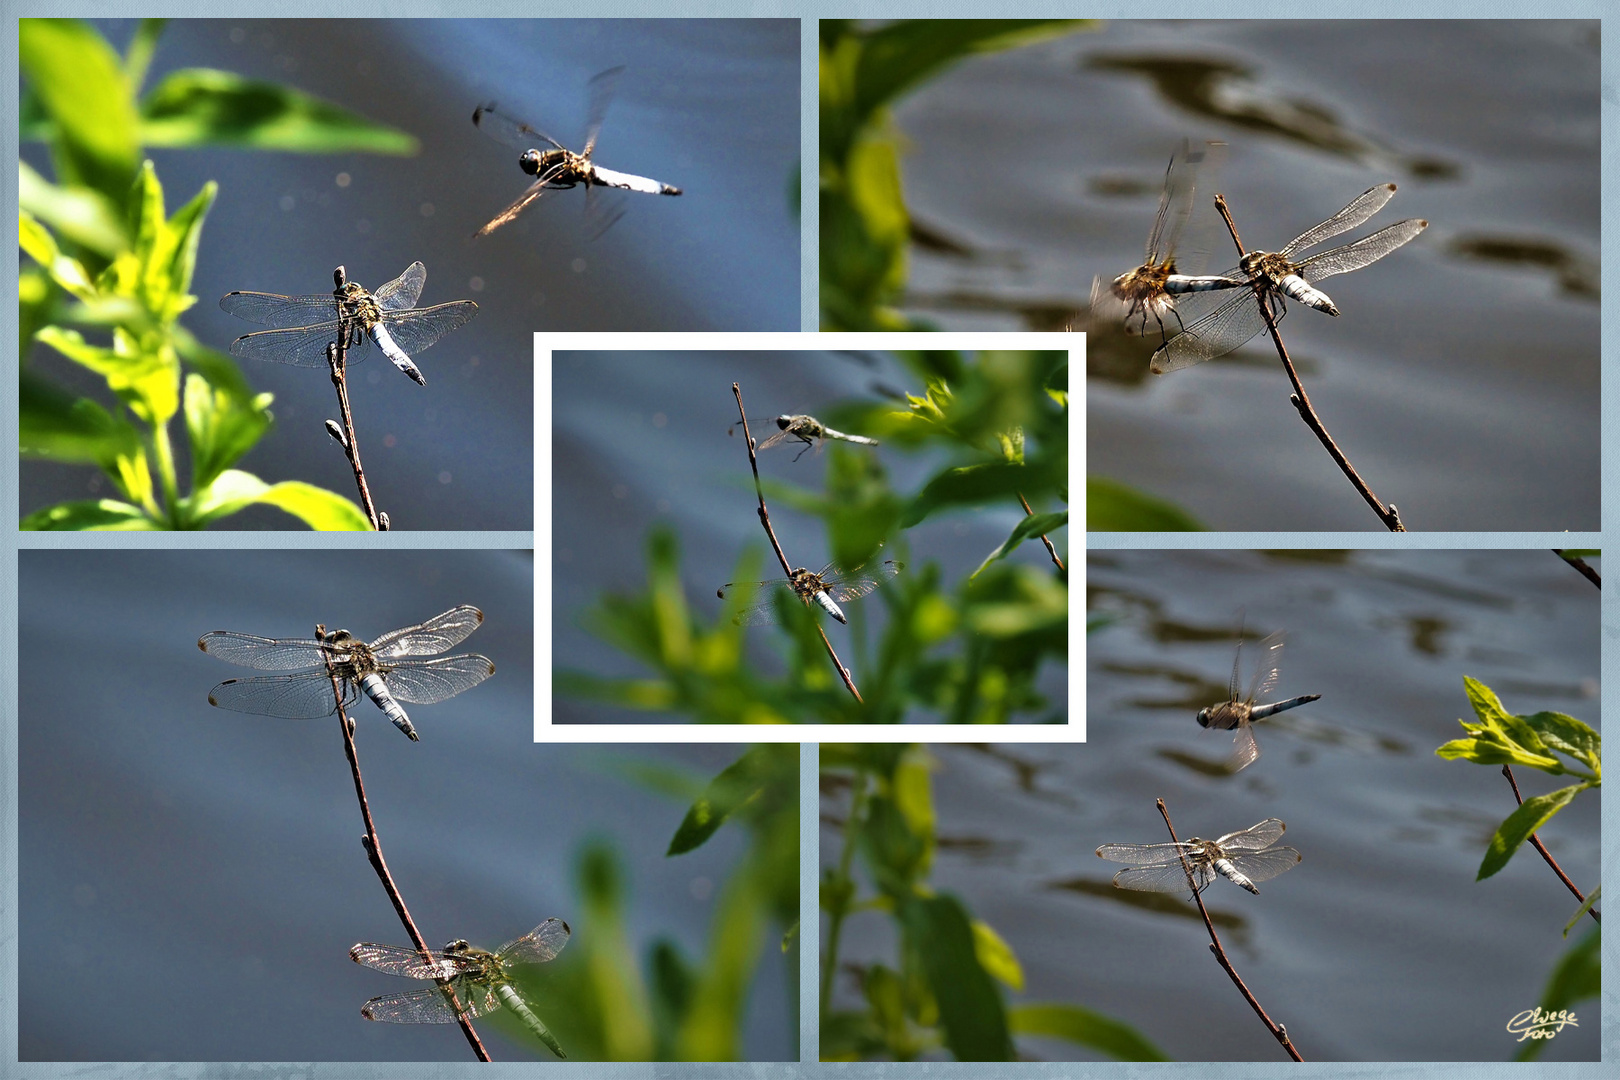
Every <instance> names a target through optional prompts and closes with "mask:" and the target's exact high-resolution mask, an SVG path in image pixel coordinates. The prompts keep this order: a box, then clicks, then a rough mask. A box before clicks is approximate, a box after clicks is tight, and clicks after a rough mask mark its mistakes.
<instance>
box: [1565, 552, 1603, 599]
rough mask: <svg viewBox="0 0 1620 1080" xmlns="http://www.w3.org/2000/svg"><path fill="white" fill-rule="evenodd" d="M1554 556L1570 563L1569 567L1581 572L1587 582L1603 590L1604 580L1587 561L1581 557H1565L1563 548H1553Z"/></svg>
mask: <svg viewBox="0 0 1620 1080" xmlns="http://www.w3.org/2000/svg"><path fill="white" fill-rule="evenodd" d="M1553 554H1554V555H1556V556H1558V557H1559V558H1560V559H1563V560H1564V561H1565V562H1567V563H1569V565H1571V566H1573V567H1574V568H1575V569H1576V570H1579V571H1580V574H1581V576H1582V577H1584V578H1585V579H1586V580H1587V581H1590V582H1591V583H1592V584H1594V585H1596V586H1597V587H1598V588H1600V589H1601V588H1603V579H1602V578H1600V577H1598V572H1597V571H1596V570H1594V569H1592V566H1591V564H1590V563H1588V562H1587V561H1586V560H1585V559H1583V558H1581V557H1580V556H1579V555H1565V554H1564V552H1563V549H1562V548H1553Z"/></svg>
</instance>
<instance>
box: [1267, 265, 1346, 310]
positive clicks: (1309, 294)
mask: <svg viewBox="0 0 1620 1080" xmlns="http://www.w3.org/2000/svg"><path fill="white" fill-rule="evenodd" d="M1277 288H1278V289H1280V290H1281V291H1282V292H1284V293H1286V294H1287V295H1288V296H1291V297H1293V298H1294V299H1295V300H1298V301H1299V302H1300V303H1302V304H1305V305H1306V306H1308V307H1313V308H1315V309H1316V310H1317V311H1325V312H1327V313H1328V314H1329V315H1337V314H1338V313H1339V309H1338V308H1337V307H1335V306H1334V304H1333V301H1332V300H1331V299H1330V298H1329V297H1328V294H1327V293H1325V292H1323V291H1322V290H1321V289H1318V288H1315V287H1313V286H1312V285H1311V284H1310V283H1309V282H1307V281H1306V280H1305V279H1304V278H1302V277H1300V276H1299V275H1298V274H1286V275H1284V277H1283V279H1282V280H1281V281H1279V282H1278V283H1277Z"/></svg>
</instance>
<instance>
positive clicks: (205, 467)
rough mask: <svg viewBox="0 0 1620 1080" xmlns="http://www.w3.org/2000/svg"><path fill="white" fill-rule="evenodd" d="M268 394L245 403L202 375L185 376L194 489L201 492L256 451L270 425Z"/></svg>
mask: <svg viewBox="0 0 1620 1080" xmlns="http://www.w3.org/2000/svg"><path fill="white" fill-rule="evenodd" d="M270 396H271V395H269V394H263V395H260V397H259V398H258V399H255V400H254V401H252V402H243V401H242V400H241V399H240V398H238V397H237V396H236V394H235V393H234V391H233V390H230V389H225V390H221V389H216V388H215V387H213V386H211V385H210V384H209V382H208V380H207V378H205V377H204V376H202V375H199V374H196V373H192V374H189V375H187V376H186V391H185V411H186V432H187V434H188V435H189V436H190V438H191V486H192V488H193V490H200V489H202V488H205V487H207V486H208V485H209V484H211V483H213V482H214V479H215V478H216V477H218V476H219V474H220V473H222V472H224V471H225V470H226V469H227V468H229V467H230V466H231V465H233V464H235V463H236V462H237V461H238V460H240V459H241V457H242V455H244V454H246V453H247V452H248V451H249V450H251V449H253V447H254V445H255V444H257V443H258V441H259V439H260V438H262V437H263V436H264V433H265V431H267V430H268V429H269V427H270V424H271V420H272V418H271V416H270V410H269V409H268V408H265V406H267V405H269V403H270Z"/></svg>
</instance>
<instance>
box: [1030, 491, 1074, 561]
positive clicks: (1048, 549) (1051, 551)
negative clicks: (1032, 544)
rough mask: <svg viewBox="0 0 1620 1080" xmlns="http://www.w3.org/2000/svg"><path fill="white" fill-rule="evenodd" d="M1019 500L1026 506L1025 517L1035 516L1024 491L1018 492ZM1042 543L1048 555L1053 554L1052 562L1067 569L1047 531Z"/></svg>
mask: <svg viewBox="0 0 1620 1080" xmlns="http://www.w3.org/2000/svg"><path fill="white" fill-rule="evenodd" d="M1018 501H1019V503H1020V504H1022V505H1023V507H1024V516H1025V517H1034V516H1035V511H1033V510H1031V509H1030V508H1029V500H1028V499H1026V498H1024V493H1023V492H1022V491H1020V492H1019V493H1018ZM1041 543H1043V544H1045V545H1046V553H1047V554H1048V555H1050V556H1052V562H1053V563H1054V564H1055V565H1056V566H1057V568H1058V569H1059V570H1064V569H1066V567H1064V565H1063V560H1062V559H1060V558H1058V553H1057V548H1055V547H1053V546H1052V541H1050V540H1048V539H1047V538H1046V534H1045V533H1042V534H1041Z"/></svg>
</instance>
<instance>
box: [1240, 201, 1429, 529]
mask: <svg viewBox="0 0 1620 1080" xmlns="http://www.w3.org/2000/svg"><path fill="white" fill-rule="evenodd" d="M1215 209H1217V210H1219V211H1220V213H1221V217H1222V218H1223V219H1225V221H1226V227H1227V229H1228V230H1229V231H1230V232H1231V234H1232V242H1233V243H1234V244H1236V245H1237V249H1238V256H1239V257H1240V258H1241V257H1242V256H1243V255H1244V254H1246V253H1245V252H1244V250H1243V241H1242V240H1240V239H1238V231H1237V226H1236V225H1235V224H1233V222H1232V212H1231V211H1230V210H1228V209H1227V207H1226V197H1225V196H1224V195H1216V196H1215ZM1254 299H1255V303H1257V304H1259V305H1260V314H1261V316H1262V317H1263V318H1264V319H1265V320H1266V329H1267V330H1268V331H1269V332H1270V334H1271V340H1272V341H1273V342H1274V343H1275V344H1276V346H1277V355H1278V356H1279V357H1281V358H1282V363H1283V370H1285V371H1286V372H1288V381H1289V382H1292V383H1293V384H1294V396H1293V397H1291V398H1289V399H1288V400H1289V401H1290V402H1292V404H1293V406H1294V408H1295V409H1296V410H1298V412H1299V418H1300V419H1301V420H1303V421H1304V422H1305V426H1306V427H1308V428H1310V429H1311V430H1312V431H1314V432H1315V433H1316V437H1317V439H1319V440H1320V441H1321V443H1322V445H1323V446H1324V447H1326V448H1327V452H1328V454H1329V456H1331V457H1332V458H1333V461H1334V463H1335V464H1336V465H1338V466H1339V471H1340V472H1342V473H1344V475H1345V476H1346V478H1348V479H1349V481H1350V483H1351V484H1353V485H1354V486H1355V489H1356V491H1358V492H1360V493H1361V497H1362V498H1363V499H1365V500H1367V505H1368V506H1370V507H1372V508H1373V511H1374V513H1376V514H1377V515H1378V518H1379V520H1380V521H1382V522H1383V523H1384V527H1385V528H1387V529H1388V530H1389V531H1390V532H1405V531H1406V526H1405V525H1404V524H1402V523H1401V514H1400V511H1398V510H1396V509H1395V506H1394V504H1393V503H1392V504H1390V505H1388V506H1386V505H1385V504H1384V503H1383V501H1382V500H1380V499H1379V498H1378V496H1377V495H1374V494H1373V490H1372V488H1370V487H1368V486H1367V482H1366V481H1365V480H1363V479H1362V478H1361V474H1360V473H1358V472H1356V467H1355V466H1354V465H1352V464H1350V459H1349V458H1347V457H1345V456H1344V451H1342V450H1340V449H1339V444H1338V443H1336V442H1334V441H1333V436H1331V435H1329V434H1328V430H1327V426H1326V425H1324V424H1323V423H1322V418H1321V417H1320V416H1318V415H1316V409H1315V408H1314V407H1313V406H1312V405H1311V398H1310V395H1309V394H1307V393H1305V384H1304V383H1302V382H1300V381H1299V372H1297V371H1295V370H1294V361H1293V360H1291V359H1290V358H1289V356H1288V348H1287V346H1285V345H1284V344H1283V341H1282V335H1281V334H1279V333H1278V332H1277V321H1276V320H1275V319H1273V318H1272V317H1271V305H1270V304H1269V303H1267V302H1266V290H1265V289H1264V288H1263V287H1262V286H1261V285H1259V284H1256V285H1255V286H1254Z"/></svg>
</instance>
